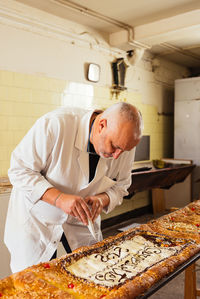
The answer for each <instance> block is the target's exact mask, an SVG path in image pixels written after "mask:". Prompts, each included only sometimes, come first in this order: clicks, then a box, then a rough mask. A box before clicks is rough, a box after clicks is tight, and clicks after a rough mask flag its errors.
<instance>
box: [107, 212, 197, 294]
mask: <svg viewBox="0 0 200 299" xmlns="http://www.w3.org/2000/svg"><path fill="white" fill-rule="evenodd" d="M159 216H161V215H157V217H156V218H158V217H159ZM153 218H154V216H153V214H145V215H143V216H140V217H136V218H132V219H129V220H127V221H124V222H121V223H120V224H116V225H114V226H112V227H108V228H105V229H103V238H107V237H109V236H114V235H116V234H118V233H119V232H120V231H119V230H118V229H119V228H122V227H126V226H128V225H130V224H132V223H139V224H142V223H147V222H148V221H149V220H151V219H153ZM196 265H197V267H196V268H197V269H196V270H197V286H198V287H199V288H200V261H199V262H197V263H196ZM198 270H199V271H198ZM184 275H185V273H184V271H183V272H182V273H181V274H179V275H178V276H176V277H175V278H174V279H173V280H171V281H170V282H168V283H167V284H166V285H165V286H164V287H162V288H161V289H160V290H158V291H157V292H156V293H155V294H153V295H152V296H150V297H149V298H150V299H183V298H184Z"/></svg>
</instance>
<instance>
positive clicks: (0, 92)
mask: <svg viewBox="0 0 200 299" xmlns="http://www.w3.org/2000/svg"><path fill="white" fill-rule="evenodd" d="M9 90H10V86H0V100H3V101H7V100H9Z"/></svg>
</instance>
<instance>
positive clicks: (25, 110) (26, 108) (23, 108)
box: [13, 102, 32, 117]
mask: <svg viewBox="0 0 200 299" xmlns="http://www.w3.org/2000/svg"><path fill="white" fill-rule="evenodd" d="M13 109H14V116H16V117H19V116H30V115H32V104H30V103H17V102H14V103H13Z"/></svg>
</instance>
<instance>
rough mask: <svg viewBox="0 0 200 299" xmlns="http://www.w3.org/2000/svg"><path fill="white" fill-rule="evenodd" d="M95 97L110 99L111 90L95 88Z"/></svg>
mask: <svg viewBox="0 0 200 299" xmlns="http://www.w3.org/2000/svg"><path fill="white" fill-rule="evenodd" d="M94 97H97V98H105V99H109V98H110V88H106V87H99V86H98V87H96V86H95V87H94Z"/></svg>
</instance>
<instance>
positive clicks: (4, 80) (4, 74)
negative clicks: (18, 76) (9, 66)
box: [0, 71, 14, 86]
mask: <svg viewBox="0 0 200 299" xmlns="http://www.w3.org/2000/svg"><path fill="white" fill-rule="evenodd" d="M13 78H14V75H13V72H9V71H0V85H5V86H11V85H13Z"/></svg>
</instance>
